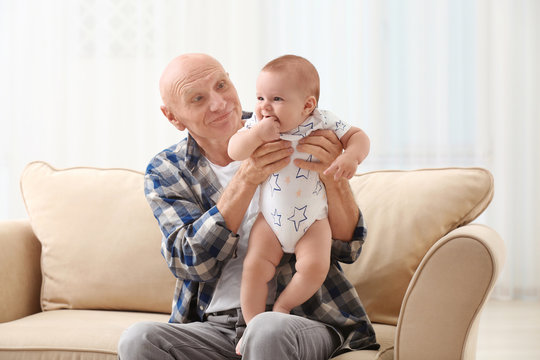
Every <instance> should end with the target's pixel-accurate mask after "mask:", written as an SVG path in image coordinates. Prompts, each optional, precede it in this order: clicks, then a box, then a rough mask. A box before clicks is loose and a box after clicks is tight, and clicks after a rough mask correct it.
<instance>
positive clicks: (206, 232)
mask: <svg viewBox="0 0 540 360" xmlns="http://www.w3.org/2000/svg"><path fill="white" fill-rule="evenodd" d="M144 188H145V195H146V199H147V201H148V203H149V204H150V207H151V209H152V211H153V213H154V216H155V218H156V219H157V221H158V223H159V226H160V228H161V232H162V234H163V238H162V244H161V253H162V255H163V257H164V258H165V260H166V262H167V265H168V267H169V269H170V270H171V272H172V273H173V274H174V275H175V276H176V277H177V278H181V279H183V280H193V281H199V282H203V281H211V280H214V279H216V278H217V277H218V276H219V274H220V272H221V267H222V264H223V261H224V260H226V259H229V258H231V257H232V256H233V254H234V252H235V249H236V245H237V243H238V239H239V236H238V235H237V234H234V233H232V232H231V231H230V230H229V229H227V227H226V226H225V221H224V219H223V216H222V215H221V213H220V212H219V210H218V209H217V207H216V206H215V204H210V203H209V200H208V199H206V200H205V197H204V196H203V194H202V191H203V189H204V188H205V187H204V185H202V184H200V183H198V182H197V180H196V179H195V178H194V177H193V176H191V174H189V172H188V171H187V169H182V168H179V166H175V164H173V163H171V162H168V161H166V159H159V160H156V159H154V161H153V162H151V163H150V165H149V166H148V168H147V171H146V175H145V182H144Z"/></svg>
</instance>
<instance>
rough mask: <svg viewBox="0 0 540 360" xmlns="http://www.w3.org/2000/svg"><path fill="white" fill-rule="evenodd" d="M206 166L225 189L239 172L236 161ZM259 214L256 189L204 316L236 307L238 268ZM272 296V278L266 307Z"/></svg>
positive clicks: (238, 298) (237, 303)
mask: <svg viewBox="0 0 540 360" xmlns="http://www.w3.org/2000/svg"><path fill="white" fill-rule="evenodd" d="M208 162H209V163H210V167H211V168H212V170H213V171H214V173H215V174H216V176H217V178H218V180H219V183H220V184H221V186H222V187H223V188H225V187H226V186H227V185H228V184H229V182H230V181H231V179H232V177H233V176H234V174H236V172H237V171H238V169H239V168H240V164H241V162H240V161H233V162H231V163H230V164H229V165H226V166H219V165H216V164H213V163H212V162H210V161H208ZM258 213H259V189H258V188H257V191H256V192H255V194H254V195H253V199H252V200H251V203H250V204H249V207H248V209H247V210H246V214H245V215H244V219H243V220H242V224H241V225H240V229H238V235H239V236H240V239H239V240H238V246H237V248H236V254H237V257H235V258H232V259H230V260H229V261H228V262H227V263H225V264H224V265H223V269H222V271H221V276H220V278H219V279H218V283H217V285H216V290H215V291H214V296H213V297H212V300H211V301H210V304H209V305H208V308H207V309H206V312H207V313H212V312H218V311H224V310H230V309H235V308H239V307H240V284H241V282H242V268H243V263H244V258H245V257H246V252H247V245H248V239H249V234H250V232H251V227H252V226H253V223H254V222H255V219H256V218H257V214H258ZM275 292H276V281H275V277H274V279H273V280H272V281H270V282H269V283H268V299H267V302H266V303H267V304H268V305H270V304H273V302H274V299H275Z"/></svg>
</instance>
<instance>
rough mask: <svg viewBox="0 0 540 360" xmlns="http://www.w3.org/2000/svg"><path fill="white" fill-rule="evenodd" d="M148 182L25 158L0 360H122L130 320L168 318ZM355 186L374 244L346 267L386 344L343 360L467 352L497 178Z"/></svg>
mask: <svg viewBox="0 0 540 360" xmlns="http://www.w3.org/2000/svg"><path fill="white" fill-rule="evenodd" d="M142 186H143V175H142V174H141V173H139V172H135V171H132V170H127V169H96V168H85V167H79V168H70V169H63V170H57V169H54V168H53V167H51V166H50V165H48V164H46V163H43V162H34V163H31V164H29V165H28V166H27V167H26V169H25V170H24V172H23V174H22V177H21V191H22V194H23V198H24V201H25V205H26V208H27V211H28V215H29V219H28V220H13V221H2V222H0V249H1V250H0V359H115V358H116V347H117V342H118V339H119V337H120V335H121V333H122V331H123V330H124V329H126V328H127V327H128V326H129V325H131V324H133V323H134V322H137V321H141V320H156V321H163V322H166V321H167V320H168V313H169V311H170V305H171V304H170V303H171V299H172V295H173V288H174V279H173V277H172V275H171V274H170V272H169V270H168V269H167V267H166V265H165V262H164V261H163V260H162V258H161V254H160V232H159V229H158V227H157V223H156V222H155V220H154V218H153V216H152V214H151V212H150V210H149V207H148V205H147V204H146V201H145V199H144V195H143V188H142ZM351 186H352V188H353V191H354V193H355V197H356V199H357V202H358V204H359V206H360V207H361V209H362V210H363V212H364V215H365V219H366V223H367V224H368V239H367V241H366V243H365V245H364V248H363V252H362V255H361V257H360V259H359V260H358V261H357V262H356V263H355V264H352V265H347V266H344V270H345V271H346V273H347V275H348V277H349V279H350V280H351V281H352V282H353V283H354V284H355V286H356V288H357V290H358V293H359V294H360V297H361V299H362V301H363V303H364V304H365V306H366V309H367V312H368V314H369V316H370V318H371V320H372V321H373V323H374V326H375V330H376V332H377V337H378V341H379V343H380V344H381V348H380V350H379V351H358V352H352V353H347V354H343V355H341V356H339V357H337V359H339V360H347V359H349V360H353V359H354V360H362V359H366V360H367V359H392V358H394V359H402V360H405V359H415V360H418V359H430V360H433V359H473V358H474V357H475V344H476V338H477V336H476V331H477V325H478V320H479V317H480V314H481V310H482V307H483V306H484V304H485V302H486V299H487V298H488V296H489V293H490V291H491V289H492V287H493V285H494V283H495V280H496V278H497V276H498V274H499V272H500V270H501V266H502V264H503V261H504V244H503V242H502V240H501V238H500V237H499V236H498V235H497V234H496V233H495V232H494V231H493V230H492V229H490V228H489V227H487V226H483V225H476V224H469V223H470V222H471V221H472V220H474V219H475V218H476V217H477V216H478V215H479V214H480V213H482V211H483V210H484V209H485V208H486V207H487V205H488V204H489V202H490V201H491V198H492V196H493V178H492V176H491V174H490V173H489V172H488V171H486V170H483V169H478V168H449V169H426V170H416V171H379V172H372V173H367V174H363V175H358V176H355V177H354V178H353V179H352V180H351ZM278 360H281V359H278Z"/></svg>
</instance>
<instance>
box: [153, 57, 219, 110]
mask: <svg viewBox="0 0 540 360" xmlns="http://www.w3.org/2000/svg"><path fill="white" fill-rule="evenodd" d="M215 70H222V71H223V72H225V70H224V69H223V66H221V64H220V63H219V62H218V61H217V60H216V59H214V58H213V57H211V56H210V55H207V54H195V53H194V54H183V55H180V56H177V57H175V58H174V59H172V60H171V62H169V64H167V66H166V67H165V70H163V73H162V74H161V78H160V79H159V92H160V94H161V99H162V100H163V103H164V104H165V106H169V105H170V104H171V101H173V99H175V98H178V97H179V96H180V95H181V93H182V91H183V90H184V89H185V88H186V87H189V85H190V84H191V83H193V81H195V80H197V79H200V78H201V77H204V76H206V74H208V73H209V72H211V71H215Z"/></svg>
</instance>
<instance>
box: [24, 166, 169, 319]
mask: <svg viewBox="0 0 540 360" xmlns="http://www.w3.org/2000/svg"><path fill="white" fill-rule="evenodd" d="M21 191H22V194H23V198H24V202H25V205H26V209H27V212H28V215H29V218H30V223H31V225H32V229H33V231H34V233H35V234H36V236H37V238H38V239H39V241H40V242H41V244H42V255H41V269H42V274H43V283H42V291H41V305H42V308H43V310H55V309H62V308H68V309H114V310H137V311H149V312H162V313H170V311H171V300H172V297H173V294H174V284H175V280H174V277H173V276H172V274H171V273H170V271H169V269H168V268H167V265H166V263H165V261H164V260H163V258H162V257H161V253H160V246H161V233H160V231H159V228H158V226H157V222H156V220H155V219H154V217H153V215H152V212H151V211H150V207H149V206H148V204H147V202H146V199H145V197H144V190H143V174H142V173H140V172H136V171H132V170H127V169H98V168H89V167H77V168H70V169H64V170H57V169H55V168H53V167H52V166H50V165H49V164H47V163H44V162H33V163H30V164H29V165H28V166H27V167H26V168H25V170H24V171H23V174H22V177H21Z"/></svg>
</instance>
